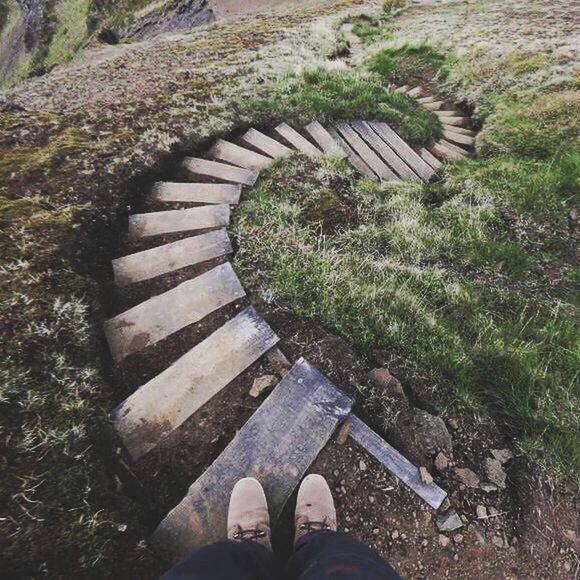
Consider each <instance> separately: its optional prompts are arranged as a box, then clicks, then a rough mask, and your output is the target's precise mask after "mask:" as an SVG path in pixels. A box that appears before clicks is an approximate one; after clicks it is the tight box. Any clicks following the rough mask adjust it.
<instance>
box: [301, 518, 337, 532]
mask: <svg viewBox="0 0 580 580" xmlns="http://www.w3.org/2000/svg"><path fill="white" fill-rule="evenodd" d="M298 529H300V530H306V531H307V532H308V533H310V532H319V531H321V530H329V529H330V524H329V523H328V522H327V521H326V520H324V521H322V522H304V523H303V524H300V525H299V526H298Z"/></svg>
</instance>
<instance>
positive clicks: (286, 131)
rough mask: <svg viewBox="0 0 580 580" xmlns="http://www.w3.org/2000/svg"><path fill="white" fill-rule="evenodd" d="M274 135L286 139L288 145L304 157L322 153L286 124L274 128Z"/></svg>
mask: <svg viewBox="0 0 580 580" xmlns="http://www.w3.org/2000/svg"><path fill="white" fill-rule="evenodd" d="M275 130H276V133H278V135H280V136H281V137H283V138H284V139H286V141H288V143H290V144H292V145H294V147H296V149H298V151H302V153H305V154H306V155H320V154H321V153H322V152H321V151H320V149H318V148H317V147H315V146H314V145H313V144H312V143H310V141H308V139H306V137H303V136H302V135H301V134H300V133H298V131H296V129H293V128H292V127H290V125H287V124H286V123H280V125H278V126H277V127H276V129H275Z"/></svg>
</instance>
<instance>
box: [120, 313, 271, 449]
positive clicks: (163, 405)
mask: <svg viewBox="0 0 580 580" xmlns="http://www.w3.org/2000/svg"><path fill="white" fill-rule="evenodd" d="M277 342H278V337H277V336H276V335H275V334H274V331H273V330H272V329H271V328H270V327H269V326H268V325H267V324H266V322H265V321H264V320H263V319H262V318H261V317H260V316H259V314H258V313H257V312H256V311H255V310H254V309H253V308H251V307H250V308H246V309H245V310H244V311H243V312H241V313H240V314H238V315H237V316H236V317H235V318H233V319H232V320H230V321H228V322H226V324H224V325H223V326H222V327H221V328H219V329H218V330H216V331H215V332H214V333H213V334H211V335H210V336H209V337H208V338H206V339H205V340H204V341H203V342H201V343H199V344H198V345H196V346H194V347H193V348H192V349H191V350H190V351H189V352H188V353H186V354H185V355H183V356H182V357H181V358H180V359H178V360H177V361H176V362H175V363H173V364H172V365H171V366H170V367H169V368H168V369H166V370H165V371H163V372H162V373H161V374H159V375H157V376H156V377H155V378H154V379H152V380H150V381H149V382H148V383H146V384H144V385H143V386H142V387H140V388H139V389H138V390H137V391H135V392H134V393H133V394H132V395H131V396H130V397H129V398H128V399H126V400H125V401H124V402H123V403H121V404H120V405H119V406H118V407H116V408H115V409H113V411H111V413H110V419H111V421H112V424H113V426H114V428H115V430H116V431H117V433H118V434H119V437H120V438H121V440H122V442H123V444H124V445H125V447H126V449H127V451H128V452H129V453H130V454H131V456H132V457H133V459H139V457H142V456H143V455H145V454H146V453H147V452H148V451H150V450H151V449H153V448H154V447H155V446H156V445H157V444H158V443H159V442H160V441H161V440H162V439H163V438H164V437H166V436H167V435H168V434H169V433H171V431H173V430H174V429H176V428H177V427H179V425H181V424H182V423H183V422H184V421H185V420H186V419H188V418H189V417H190V416H191V415H192V414H193V413H195V411H197V410H198V409H199V408H201V407H202V406H203V405H205V403H207V402H208V401H209V400H210V399H211V398H212V397H213V396H214V395H216V394H217V393H218V392H219V391H221V389H223V388H224V387H225V386H226V385H227V384H229V383H230V382H231V381H233V380H234V379H235V378H236V377H237V376H238V375H239V374H240V373H241V372H243V371H244V370H245V369H247V368H248V367H249V366H250V365H251V364H252V363H254V362H255V361H256V360H257V359H259V358H260V357H261V356H262V355H263V354H264V353H265V352H267V351H268V350H269V349H270V348H272V347H273V346H274V345H275V344H276V343H277Z"/></svg>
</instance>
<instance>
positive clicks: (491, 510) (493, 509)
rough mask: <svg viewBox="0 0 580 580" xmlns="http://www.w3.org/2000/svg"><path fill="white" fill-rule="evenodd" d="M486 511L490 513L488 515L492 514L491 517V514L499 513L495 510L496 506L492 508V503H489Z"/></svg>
mask: <svg viewBox="0 0 580 580" xmlns="http://www.w3.org/2000/svg"><path fill="white" fill-rule="evenodd" d="M488 511H489V515H490V516H492V517H493V516H497V514H498V513H499V512H498V511H497V509H496V508H494V507H493V506H492V505H491V506H489V510H488Z"/></svg>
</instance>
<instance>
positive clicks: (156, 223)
mask: <svg viewBox="0 0 580 580" xmlns="http://www.w3.org/2000/svg"><path fill="white" fill-rule="evenodd" d="M229 223H230V206H229V205H227V204H222V205H204V206H200V207H192V208H190V209H174V210H169V211H156V212H151V213H138V214H134V215H132V216H129V236H130V237H132V238H134V239H139V238H148V237H151V236H161V235H164V234H174V233H179V232H192V231H195V230H204V229H207V228H217V227H220V226H225V225H227V224H229Z"/></svg>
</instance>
